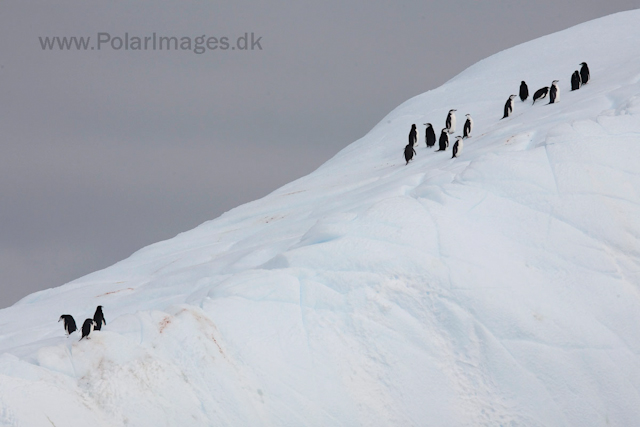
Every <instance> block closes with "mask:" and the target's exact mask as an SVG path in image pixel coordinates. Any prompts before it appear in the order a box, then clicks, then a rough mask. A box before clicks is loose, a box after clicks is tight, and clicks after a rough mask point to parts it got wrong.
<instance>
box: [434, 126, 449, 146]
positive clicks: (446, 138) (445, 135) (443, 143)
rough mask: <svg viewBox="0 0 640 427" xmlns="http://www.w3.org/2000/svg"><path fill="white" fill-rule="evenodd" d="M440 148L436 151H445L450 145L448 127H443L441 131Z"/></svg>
mask: <svg viewBox="0 0 640 427" xmlns="http://www.w3.org/2000/svg"><path fill="white" fill-rule="evenodd" d="M438 142H439V145H440V146H439V148H438V149H437V150H436V151H445V150H446V149H447V148H448V147H449V134H448V132H447V128H443V129H442V132H440V140H439V141H438Z"/></svg>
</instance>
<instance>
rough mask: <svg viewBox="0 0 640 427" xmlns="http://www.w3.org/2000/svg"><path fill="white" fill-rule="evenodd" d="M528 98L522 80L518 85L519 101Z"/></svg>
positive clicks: (526, 88)
mask: <svg viewBox="0 0 640 427" xmlns="http://www.w3.org/2000/svg"><path fill="white" fill-rule="evenodd" d="M528 97H529V88H528V87H527V84H526V83H525V82H524V80H523V81H522V82H521V83H520V100H521V101H522V102H524V101H525V100H526V99H527V98H528Z"/></svg>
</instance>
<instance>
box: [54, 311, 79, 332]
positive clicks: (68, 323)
mask: <svg viewBox="0 0 640 427" xmlns="http://www.w3.org/2000/svg"><path fill="white" fill-rule="evenodd" d="M60 320H64V330H65V331H67V335H71V334H72V333H74V332H75V331H77V330H78V327H77V326H76V321H75V320H73V316H72V315H70V314H63V315H62V316H60V319H58V322H60Z"/></svg>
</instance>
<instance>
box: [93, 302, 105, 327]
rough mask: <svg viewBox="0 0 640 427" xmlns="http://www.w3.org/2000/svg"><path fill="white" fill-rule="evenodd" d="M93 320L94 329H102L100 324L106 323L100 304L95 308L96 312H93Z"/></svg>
mask: <svg viewBox="0 0 640 427" xmlns="http://www.w3.org/2000/svg"><path fill="white" fill-rule="evenodd" d="M93 320H94V321H95V322H96V326H95V328H96V331H99V330H100V329H102V325H106V324H107V321H106V320H104V314H102V306H101V305H99V306H98V307H97V308H96V312H95V313H94V314H93Z"/></svg>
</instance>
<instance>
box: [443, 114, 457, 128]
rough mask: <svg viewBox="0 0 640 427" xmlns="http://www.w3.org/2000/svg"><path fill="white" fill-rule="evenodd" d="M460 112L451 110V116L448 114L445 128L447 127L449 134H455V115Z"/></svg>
mask: <svg viewBox="0 0 640 427" xmlns="http://www.w3.org/2000/svg"><path fill="white" fill-rule="evenodd" d="M456 111H458V110H449V114H447V121H446V122H445V126H446V127H447V132H449V133H454V132H455V131H456V115H455V114H454V113H455V112H456Z"/></svg>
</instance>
